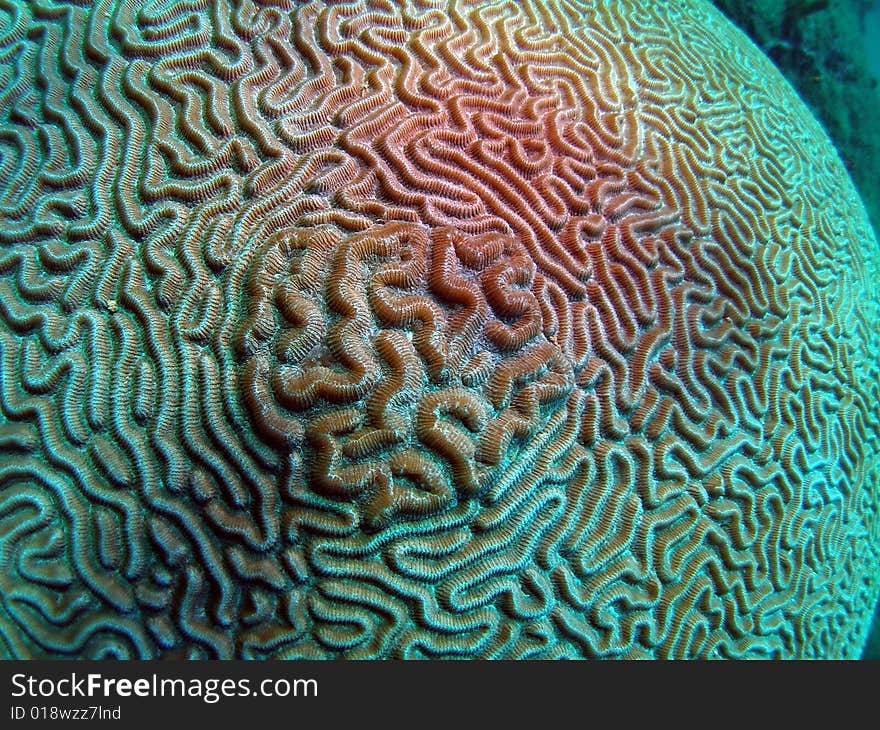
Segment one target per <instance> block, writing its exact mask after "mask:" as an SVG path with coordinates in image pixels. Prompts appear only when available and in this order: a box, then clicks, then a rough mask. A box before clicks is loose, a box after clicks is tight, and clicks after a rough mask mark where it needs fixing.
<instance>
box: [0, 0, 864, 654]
mask: <svg viewBox="0 0 880 730" xmlns="http://www.w3.org/2000/svg"><path fill="white" fill-rule="evenodd" d="M2 13H3V18H2V20H3V23H2V24H0V27H2V35H0V50H2V53H0V68H2V71H0V112H2V117H0V216H2V221H0V568H2V570H0V639H2V641H0V647H2V651H4V652H5V653H6V654H8V655H9V656H16V657H44V656H57V657H62V656H80V657H109V656H114V657H219V658H229V657H245V658H267V657H277V658H294V657H340V656H341V657H351V658H367V657H402V658H419V657H511V658H513V657H515V658H559V657H624V658H638V657H794V656H796V657H837V656H842V657H853V656H858V654H859V652H860V650H861V646H862V643H863V642H864V638H865V633H866V631H867V625H868V621H869V620H870V616H871V611H872V608H873V605H874V603H875V602H876V600H877V597H878V591H880V583H878V581H880V572H878V571H877V570H876V566H877V564H878V560H880V515H878V508H880V470H878V447H880V412H878V403H880V385H878V383H880V372H878V371H880V365H878V362H880V360H878V352H880V331H878V324H877V323H878V322H880V292H878V289H877V280H876V271H878V270H880V255H878V250H877V243H876V241H875V240H874V238H873V234H872V233H871V230H870V228H869V226H868V223H867V220H866V216H865V213H864V209H863V207H862V205H861V203H860V201H859V200H858V197H857V195H856V193H855V192H854V190H853V188H852V185H851V183H850V182H849V179H848V177H847V175H846V172H845V170H844V169H843V166H842V164H841V163H840V161H839V159H838V158H837V156H836V155H835V153H834V150H833V148H832V147H831V145H830V143H829V142H828V141H827V138H826V137H825V135H824V133H823V132H822V130H821V128H820V127H819V126H818V124H817V123H816V122H815V120H813V119H812V118H811V117H810V115H809V113H808V112H807V111H806V109H805V108H804V106H803V105H802V104H801V103H800V101H799V100H798V99H797V98H796V96H795V95H794V92H793V91H792V90H791V89H790V88H789V87H788V86H787V85H786V83H785V82H784V80H783V79H782V77H781V76H780V75H779V74H778V73H777V72H776V71H775V70H774V69H773V68H772V66H771V65H770V63H769V61H767V60H766V59H765V58H763V57H762V56H761V55H760V54H759V53H758V51H757V50H756V49H755V48H754V47H753V46H751V44H750V43H749V42H748V41H747V40H746V39H745V38H744V36H742V35H741V34H740V33H739V32H738V31H736V30H735V29H734V28H733V27H732V26H731V25H730V24H729V23H727V22H726V21H725V20H724V19H723V18H722V17H721V16H720V14H718V13H717V12H716V11H715V10H714V9H712V8H711V7H710V6H709V5H708V3H704V2H702V1H701V0H689V1H684V0H679V1H677V2H670V3H655V2H648V1H645V2H640V1H639V0H607V1H603V2H598V3H592V2H590V3H586V2H583V3H582V2H577V1H576V0H561V1H555V2H538V1H532V0H517V1H516V2H507V1H503V0H502V1H499V2H487V1H485V0H479V1H476V2H464V1H462V0H450V1H449V2H440V1H434V0H425V1H424V2H308V3H300V2H284V1H283V0H279V1H278V2H262V1H260V2H251V1H247V2H227V1H226V0H192V1H191V2H164V3H163V2H147V3H143V2H117V3H114V2H108V3H96V4H94V5H92V4H88V3H87V4H81V3H80V4H78V3H73V2H71V3H64V2H54V1H50V0H41V1H39V2H33V3H12V2H8V3H4V4H2Z"/></svg>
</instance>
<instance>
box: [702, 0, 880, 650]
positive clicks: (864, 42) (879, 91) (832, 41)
mask: <svg viewBox="0 0 880 730" xmlns="http://www.w3.org/2000/svg"><path fill="white" fill-rule="evenodd" d="M713 2H714V4H715V6H716V7H718V8H719V9H720V10H721V11H722V12H723V13H724V14H725V15H727V16H728V17H729V18H730V19H731V20H732V21H733V22H734V23H736V25H738V26H739V27H740V28H741V29H742V30H743V31H745V32H746V33H747V34H748V36H749V37H750V38H751V39H752V40H753V41H754V42H755V44H756V45H757V46H758V47H759V48H761V50H763V51H764V52H765V53H766V54H767V55H768V56H769V57H770V58H771V59H772V60H773V62H774V63H775V64H776V66H777V67H778V68H779V69H780V70H781V71H782V73H783V74H784V75H785V77H786V78H787V79H788V80H789V81H790V82H791V84H792V86H794V87H795V89H797V91H798V92H799V93H800V95H801V98H803V100H804V101H805V102H806V103H807V105H808V106H809V107H810V109H811V110H812V111H813V113H814V114H815V115H816V116H817V118H818V119H819V121H820V122H821V123H822V125H823V126H824V127H825V130H826V131H827V132H828V135H829V136H830V137H831V139H832V141H833V142H834V144H835V146H836V147H837V150H838V152H839V153H840V156H841V159H842V160H843V163H844V165H845V166H846V168H847V170H848V171H849V173H850V175H851V176H852V178H853V182H855V184H856V187H857V188H858V190H859V193H860V194H861V196H862V199H863V200H864V202H865V207H866V208H867V210H868V216H869V217H870V219H871V223H872V225H873V227H874V231H875V234H876V233H877V232H878V231H880V1H878V0H713ZM878 276H880V272H878ZM877 569H878V570H880V566H878V568H877ZM863 658H864V659H880V604H878V606H877V609H876V611H875V613H874V621H873V623H872V625H871V633H870V636H869V639H868V643H867V645H866V646H865V651H864V654H863Z"/></svg>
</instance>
